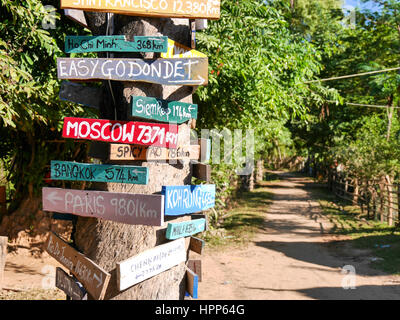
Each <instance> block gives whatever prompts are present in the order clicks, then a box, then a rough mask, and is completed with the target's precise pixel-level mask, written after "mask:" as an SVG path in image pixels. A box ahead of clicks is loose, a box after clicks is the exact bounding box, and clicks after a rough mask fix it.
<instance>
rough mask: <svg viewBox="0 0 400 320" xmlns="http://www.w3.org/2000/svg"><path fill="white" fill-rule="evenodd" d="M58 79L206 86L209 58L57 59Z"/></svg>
mask: <svg viewBox="0 0 400 320" xmlns="http://www.w3.org/2000/svg"><path fill="white" fill-rule="evenodd" d="M57 74H58V78H59V79H69V80H114V81H143V82H149V83H156V84H162V85H174V86H177V85H188V86H200V85H207V83H208V58H183V59H155V60H143V59H107V58H57Z"/></svg>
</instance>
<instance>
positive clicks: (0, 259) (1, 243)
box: [0, 237, 8, 291]
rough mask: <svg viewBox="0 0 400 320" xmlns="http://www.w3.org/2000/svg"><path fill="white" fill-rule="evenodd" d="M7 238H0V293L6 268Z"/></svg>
mask: <svg viewBox="0 0 400 320" xmlns="http://www.w3.org/2000/svg"><path fill="white" fill-rule="evenodd" d="M7 244H8V238H7V237H0V291H1V290H2V289H3V279H4V267H5V265H6V256H7Z"/></svg>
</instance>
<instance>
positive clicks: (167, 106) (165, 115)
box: [129, 96, 198, 124]
mask: <svg viewBox="0 0 400 320" xmlns="http://www.w3.org/2000/svg"><path fill="white" fill-rule="evenodd" d="M197 108H198V106H197V104H190V103H184V102H179V101H167V100H161V99H156V98H149V97H138V96H132V99H131V112H130V114H129V116H130V117H138V118H143V119H151V120H156V121H161V122H170V123H178V124H181V123H183V122H186V121H188V120H190V119H197Z"/></svg>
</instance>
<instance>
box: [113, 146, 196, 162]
mask: <svg viewBox="0 0 400 320" xmlns="http://www.w3.org/2000/svg"><path fill="white" fill-rule="evenodd" d="M199 158H200V146H199V145H189V146H183V147H178V148H176V149H166V148H160V147H144V146H136V145H126V144H111V147H110V160H112V161H118V160H121V161H127V160H137V161H139V160H140V161H145V160H147V161H161V160H166V161H167V160H190V159H196V160H198V159H199Z"/></svg>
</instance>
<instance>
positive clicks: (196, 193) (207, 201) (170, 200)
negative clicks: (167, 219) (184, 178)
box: [162, 185, 215, 216]
mask: <svg viewBox="0 0 400 320" xmlns="http://www.w3.org/2000/svg"><path fill="white" fill-rule="evenodd" d="M162 194H163V195H164V196H165V215H166V216H179V215H185V214H190V213H196V212H200V211H204V210H207V209H210V208H213V207H214V206H215V185H197V186H190V185H189V186H164V187H163V188H162Z"/></svg>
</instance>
